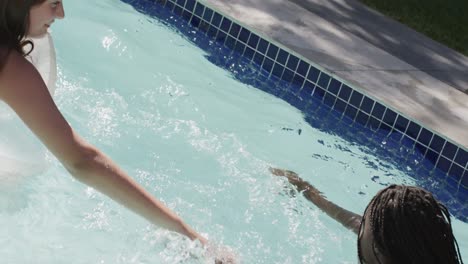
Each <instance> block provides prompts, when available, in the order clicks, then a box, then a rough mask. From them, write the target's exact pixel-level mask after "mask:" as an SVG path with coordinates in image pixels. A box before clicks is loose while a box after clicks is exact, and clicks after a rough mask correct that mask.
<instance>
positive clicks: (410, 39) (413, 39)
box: [289, 0, 468, 94]
mask: <svg viewBox="0 0 468 264" xmlns="http://www.w3.org/2000/svg"><path fill="white" fill-rule="evenodd" d="M289 1H291V2H293V3H295V4H296V5H298V6H300V7H302V8H304V9H306V10H307V11H309V12H312V13H314V14H316V15H318V16H320V17H322V18H324V19H327V20H328V21H329V22H330V23H332V24H334V25H336V26H337V27H340V28H342V29H344V30H346V31H347V32H349V33H351V34H353V35H355V36H357V37H359V38H361V39H363V40H365V41H367V42H369V43H371V44H372V45H374V46H376V47H378V48H380V49H383V50H385V51H386V52H388V53H390V54H391V55H393V56H395V57H397V58H399V59H400V60H402V61H404V62H406V63H408V64H410V65H412V66H414V67H415V68H417V69H419V70H421V71H423V72H425V73H428V74H429V75H431V76H433V77H435V78H436V79H438V80H440V81H442V82H444V83H446V84H447V85H450V86H452V87H454V88H456V89H458V90H460V91H462V92H464V93H466V94H468V74H467V73H468V58H467V57H465V56H464V55H462V54H460V53H458V52H456V51H454V50H452V49H450V48H448V47H446V46H444V45H442V44H440V43H438V42H436V41H433V40H431V39H429V38H428V37H426V36H424V35H422V34H420V33H418V32H416V31H414V30H412V29H410V28H408V27H407V26H405V25H402V24H400V23H399V22H397V21H394V20H392V19H389V18H387V17H384V16H382V15H381V14H379V13H377V12H375V11H373V10H371V9H370V8H368V7H366V6H364V5H363V4H361V3H360V2H358V1H355V0H334V1H329V0H328V1H317V0H289Z"/></svg>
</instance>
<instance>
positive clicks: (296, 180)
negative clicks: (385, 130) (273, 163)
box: [270, 168, 463, 264]
mask: <svg viewBox="0 0 468 264" xmlns="http://www.w3.org/2000/svg"><path fill="white" fill-rule="evenodd" d="M270 171H271V173H273V174H274V175H277V176H284V177H286V178H287V179H288V181H289V182H290V183H291V184H293V185H294V186H295V187H296V188H297V190H298V191H299V192H302V193H303V195H304V196H305V197H306V198H307V199H308V200H309V201H311V202H312V203H314V204H315V205H316V206H317V207H319V208H320V209H321V210H323V211H324V212H325V213H326V214H327V215H329V216H330V217H332V218H334V219H335V220H337V221H338V222H339V223H341V224H342V225H343V226H345V227H347V228H349V229H351V230H352V231H353V232H354V233H356V234H357V235H358V241H357V248H358V256H359V261H360V263H381V264H406V263H408V264H418V263H421V264H457V263H463V260H462V258H461V256H460V250H459V248H458V243H457V240H456V239H455V237H454V235H453V232H452V225H451V222H450V214H449V212H448V210H447V208H446V207H445V206H444V205H442V204H441V203H440V202H438V201H437V200H436V199H435V198H434V196H432V194H431V193H430V192H428V191H426V190H424V189H422V188H419V187H413V186H403V185H390V186H388V187H387V188H385V189H383V190H381V191H379V192H378V193H377V194H376V195H375V196H374V198H373V199H372V200H371V201H370V203H369V204H368V205H367V208H366V209H365V211H364V215H363V216H360V215H358V214H355V213H352V212H350V211H348V210H345V209H343V208H341V207H339V206H338V205H336V204H334V203H332V202H330V201H328V200H327V199H326V198H325V197H324V196H323V195H322V193H321V192H320V191H319V190H317V189H316V188H315V187H314V186H312V185H311V184H310V183H308V182H306V181H304V180H302V179H301V178H300V177H299V176H298V175H297V174H296V173H294V172H292V171H287V170H282V169H274V168H270Z"/></svg>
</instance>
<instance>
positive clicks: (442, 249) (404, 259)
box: [358, 185, 463, 264]
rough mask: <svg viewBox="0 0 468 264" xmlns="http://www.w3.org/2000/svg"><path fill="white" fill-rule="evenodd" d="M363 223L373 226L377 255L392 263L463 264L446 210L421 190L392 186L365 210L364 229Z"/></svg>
mask: <svg viewBox="0 0 468 264" xmlns="http://www.w3.org/2000/svg"><path fill="white" fill-rule="evenodd" d="M368 210H369V212H367V211H368ZM365 218H369V219H365ZM364 222H367V224H370V228H371V232H372V235H373V237H374V239H373V243H374V247H373V248H374V254H376V252H375V248H377V249H378V251H379V253H380V254H381V255H382V256H384V257H385V258H386V259H388V260H391V263H399V264H401V263H408V264H417V263H424V264H432V263H433V264H438V263H444V264H456V263H462V264H463V260H462V258H461V256H460V250H459V247H458V243H457V240H456V239H455V237H454V235H453V231H452V225H451V221H450V214H449V212H448V210H447V208H446V207H445V206H444V205H443V204H441V203H440V202H438V201H437V200H436V199H435V198H434V196H433V195H432V194H431V193H430V192H428V191H426V190H424V189H422V188H419V187H413V186H404V185H391V186H388V187H387V188H385V189H383V190H381V191H379V192H378V193H377V194H376V195H375V196H374V198H373V199H372V200H371V202H370V203H369V205H368V206H367V208H366V210H365V213H364V216H363V218H362V221H361V229H362V228H363V224H362V223H364ZM360 239H361V237H358V255H359V261H360V263H362V254H361V248H360ZM376 257H377V256H376Z"/></svg>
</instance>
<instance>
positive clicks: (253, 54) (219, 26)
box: [122, 0, 468, 197]
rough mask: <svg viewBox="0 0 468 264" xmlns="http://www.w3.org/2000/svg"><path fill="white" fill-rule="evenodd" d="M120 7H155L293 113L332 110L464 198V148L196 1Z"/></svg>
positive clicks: (467, 166)
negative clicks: (245, 70) (284, 91)
mask: <svg viewBox="0 0 468 264" xmlns="http://www.w3.org/2000/svg"><path fill="white" fill-rule="evenodd" d="M122 1H123V2H127V3H130V4H132V3H136V2H137V4H133V6H134V7H135V8H136V9H137V10H144V9H146V8H148V5H152V4H153V3H158V4H160V5H162V6H164V7H165V8H167V9H168V10H169V11H171V12H172V13H173V14H176V15H178V16H180V17H182V18H183V19H185V20H186V21H187V22H188V24H190V25H191V26H193V27H195V28H197V29H198V30H200V31H201V32H202V33H203V34H205V35H206V36H208V37H209V38H210V39H212V40H213V41H216V42H217V43H219V44H220V45H223V46H225V47H227V48H229V49H231V50H233V51H234V52H236V53H238V54H239V55H240V56H242V57H243V58H244V59H246V60H247V61H248V62H249V63H251V64H253V65H256V67H257V68H258V69H259V70H260V71H261V74H262V75H263V76H265V78H266V79H268V78H272V79H275V80H279V81H282V82H284V83H286V84H288V85H289V89H290V93H288V94H289V95H288V96H287V97H285V98H286V100H287V101H288V102H290V103H291V104H293V105H294V106H296V107H297V108H299V109H301V110H303V109H306V108H307V107H309V106H310V103H309V102H308V101H309V100H318V101H320V102H321V103H323V104H324V105H326V106H327V107H328V108H329V109H333V110H336V111H337V112H336V113H337V115H339V118H340V119H341V120H345V122H350V124H352V123H360V124H362V125H363V126H365V127H367V128H369V129H370V130H371V131H373V132H374V133H375V134H376V137H379V139H383V140H385V141H389V142H391V143H392V144H397V145H400V146H401V145H404V146H406V147H408V149H409V151H413V152H415V153H418V154H419V156H420V157H418V158H417V159H418V160H419V161H421V163H424V164H425V165H424V166H426V169H428V171H429V172H431V171H432V172H433V171H434V170H436V169H437V170H440V171H442V172H443V174H444V177H445V180H446V181H450V182H451V183H452V185H454V186H455V190H454V191H455V193H464V192H467V193H468V151H467V150H466V149H465V148H463V147H462V146H458V145H457V144H456V143H455V142H452V141H451V140H448V139H446V138H445V137H444V136H441V135H439V134H437V133H435V132H433V131H432V130H430V129H428V128H425V127H424V126H422V125H421V124H419V123H418V122H416V121H414V120H411V119H409V118H407V117H405V116H404V115H403V114H401V113H399V112H398V111H397V110H396V109H392V108H390V107H387V106H385V105H384V104H382V103H380V102H379V101H378V100H375V99H374V98H372V97H370V96H368V95H365V94H364V93H363V92H361V91H360V89H357V88H356V87H354V86H352V85H350V84H348V83H346V81H344V80H341V79H340V78H338V77H337V76H334V75H333V74H330V73H328V72H326V71H325V70H323V69H322V68H321V67H320V66H317V65H315V64H314V63H312V62H309V61H308V60H306V59H304V58H301V56H298V55H297V54H295V53H294V52H291V51H288V49H287V48H284V47H282V46H281V45H279V44H276V43H273V42H272V41H269V40H267V39H265V38H263V37H261V36H259V35H258V34H256V33H254V32H252V31H251V30H250V29H248V28H246V27H244V26H242V25H240V24H239V23H238V22H236V21H235V20H233V19H231V18H229V17H227V16H225V15H223V14H220V13H219V12H217V11H216V10H213V9H212V8H210V7H208V6H206V5H204V4H202V3H200V2H198V1H197V0H122ZM259 85H261V84H259ZM273 93H274V92H273ZM280 97H281V96H280ZM319 108H320V109H323V108H321V107H319ZM321 111H322V110H321ZM464 197H466V196H464Z"/></svg>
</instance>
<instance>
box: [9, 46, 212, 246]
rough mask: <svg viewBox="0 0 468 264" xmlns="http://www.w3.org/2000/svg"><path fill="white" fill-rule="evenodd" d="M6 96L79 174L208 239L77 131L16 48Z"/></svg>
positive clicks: (163, 221)
mask: <svg viewBox="0 0 468 264" xmlns="http://www.w3.org/2000/svg"><path fill="white" fill-rule="evenodd" d="M0 99H1V100H3V101H5V102H6V103H7V104H8V105H10V107H11V108H12V109H13V110H14V111H15V112H16V113H17V114H18V116H19V117H20V118H21V119H22V120H23V122H24V123H25V124H26V125H27V126H28V127H29V128H30V129H31V130H32V131H33V132H34V133H35V134H36V135H37V137H38V138H39V139H40V140H41V141H42V142H43V143H44V144H45V146H46V147H47V148H48V149H49V150H50V151H51V152H52V153H53V154H54V155H55V156H56V157H57V158H58V159H59V160H60V162H61V163H62V164H63V165H64V167H65V168H66V169H67V170H68V171H69V172H70V173H71V174H72V175H73V176H74V177H75V178H76V179H77V180H79V181H80V182H83V183H85V184H87V185H89V186H91V187H93V188H95V189H97V190H98V191H100V192H102V193H104V194H105V195H107V196H109V197H110V198H112V199H113V200H115V201H118V202H119V203H120V204H122V205H124V206H126V207H127V208H129V209H131V210H132V211H134V212H136V213H138V214H139V215H141V216H143V217H145V218H146V219H148V220H149V221H150V222H152V223H154V224H156V225H158V226H161V227H163V228H166V229H169V230H172V231H175V232H178V233H181V234H183V235H185V236H187V237H189V238H190V239H192V240H196V239H198V240H200V241H201V242H202V243H203V244H206V240H205V238H203V237H202V236H201V235H199V234H198V233H197V232H195V231H194V230H193V229H192V228H190V227H189V226H188V225H186V224H185V223H184V222H183V221H182V219H181V218H179V217H178V216H177V215H176V214H175V213H174V212H172V211H171V210H170V209H169V208H167V207H166V206H165V205H163V204H162V203H161V202H160V201H158V200H157V199H155V198H154V197H152V196H151V194H150V193H148V192H147V191H145V190H144V189H143V188H142V187H140V186H139V185H138V184H137V183H136V182H135V181H134V180H133V179H132V178H131V177H129V176H128V175H127V174H126V173H125V172H124V171H123V170H121V169H120V168H119V167H118V166H117V165H116V164H115V163H114V162H113V161H112V160H111V159H109V158H108V157H107V156H106V155H104V154H103V153H102V152H101V151H99V150H98V149H97V148H95V147H94V146H92V145H90V144H88V143H87V142H85V141H84V140H83V139H82V138H81V137H80V136H79V135H78V134H77V133H75V131H73V129H72V128H71V127H70V126H69V124H68V123H67V121H66V120H65V119H64V117H63V116H62V114H61V113H60V111H59V110H58V108H57V106H56V105H55V103H54V101H53V100H52V98H51V95H50V93H49V91H48V90H47V87H46V85H45V84H44V82H43V80H42V78H41V76H40V75H39V73H38V72H37V70H36V69H35V68H34V66H32V65H31V64H30V63H29V62H28V61H27V60H26V59H25V58H23V57H22V56H21V54H19V53H17V52H14V51H12V52H11V53H10V54H9V56H8V59H7V63H6V64H5V66H4V68H3V69H2V71H1V72H0Z"/></svg>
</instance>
